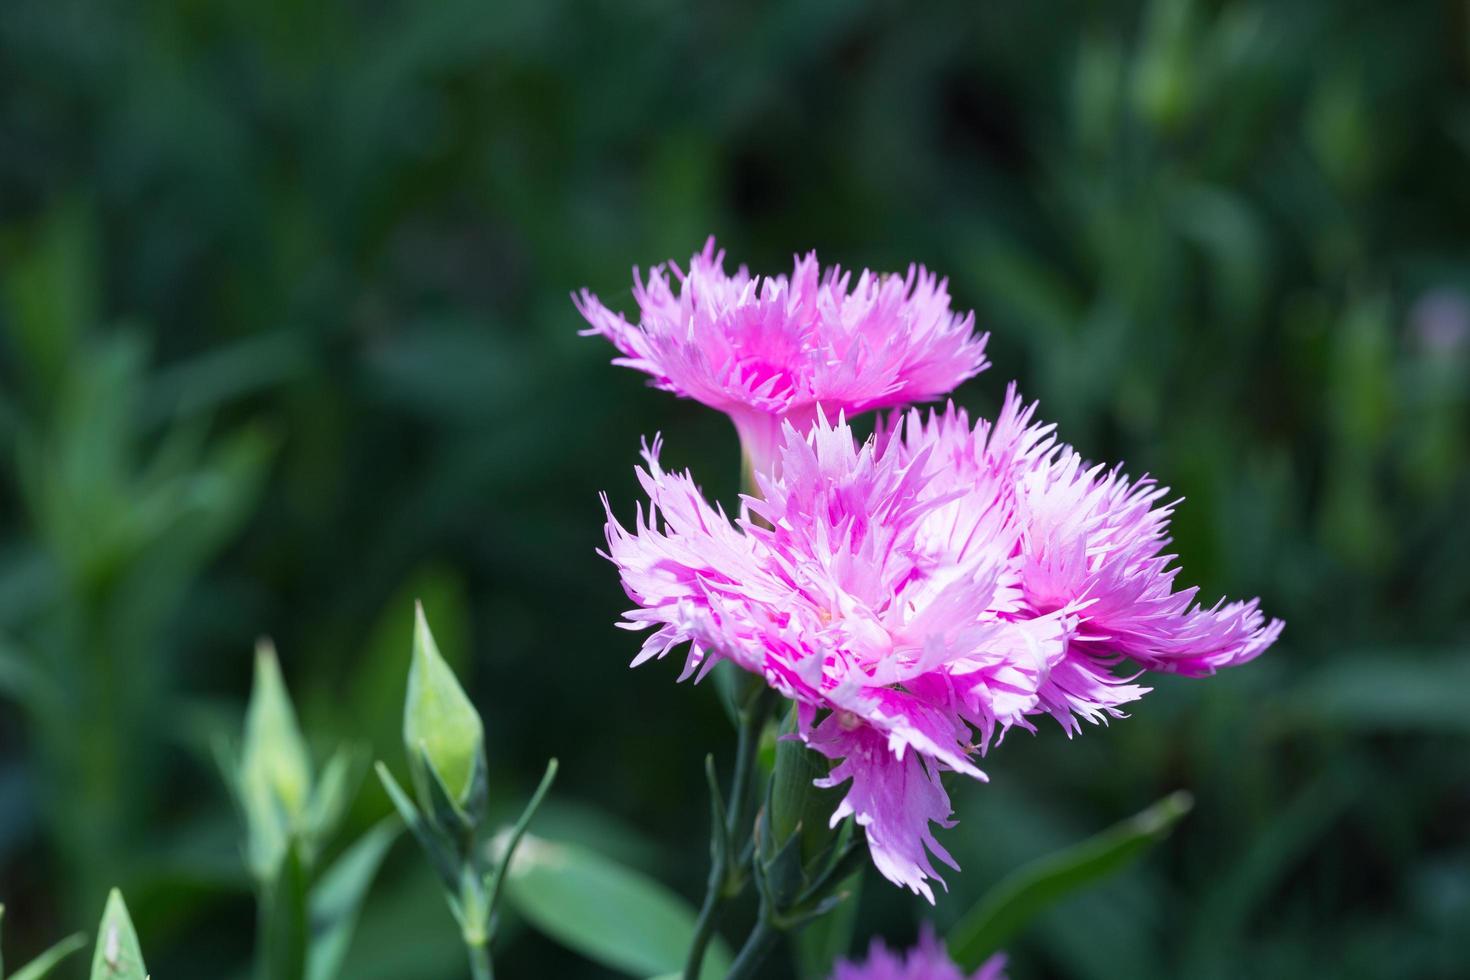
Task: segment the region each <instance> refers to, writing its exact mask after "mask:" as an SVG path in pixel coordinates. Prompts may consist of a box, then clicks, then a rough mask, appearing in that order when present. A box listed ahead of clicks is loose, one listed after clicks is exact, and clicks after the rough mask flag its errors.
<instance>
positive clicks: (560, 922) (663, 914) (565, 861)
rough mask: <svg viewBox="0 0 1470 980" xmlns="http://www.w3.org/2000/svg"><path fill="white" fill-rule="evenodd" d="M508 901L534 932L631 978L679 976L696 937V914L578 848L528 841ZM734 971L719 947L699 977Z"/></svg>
mask: <svg viewBox="0 0 1470 980" xmlns="http://www.w3.org/2000/svg"><path fill="white" fill-rule="evenodd" d="M506 897H507V898H508V899H509V900H510V902H511V904H512V905H513V906H514V907H515V908H516V910H517V911H518V912H519V913H520V914H521V915H522V916H523V917H524V918H525V919H526V920H527V921H528V922H530V923H531V925H533V926H534V927H535V928H536V929H538V930H540V931H541V932H543V933H545V934H546V935H547V936H550V937H551V938H552V939H555V940H556V941H557V942H559V943H561V944H562V945H564V946H566V947H568V948H569V949H573V950H575V951H577V952H578V953H580V954H582V955H583V956H586V957H587V958H588V959H591V960H594V961H596V962H598V963H601V964H603V965H604V966H607V967H610V968H612V969H614V970H620V971H622V972H624V973H627V974H629V975H630V976H642V977H646V976H652V975H657V974H664V973H673V972H677V971H678V970H679V969H680V967H682V965H683V962H684V957H685V955H686V954H687V952H688V950H689V943H690V941H691V940H692V939H693V937H694V922H695V914H694V910H693V909H692V908H690V907H689V905H688V904H687V903H685V902H684V901H683V899H681V898H680V897H679V896H678V895H675V894H674V893H673V892H671V891H669V890H668V889H666V888H665V887H664V886H663V885H661V884H659V883H658V882H656V881H654V880H653V879H651V878H649V877H647V876H646V875H644V874H642V873H640V872H637V871H634V870H632V869H630V868H625V867H623V866H622V865H620V864H618V863H616V862H614V861H612V860H609V859H608V858H606V857H603V856H602V855H600V854H597V853H596V852H594V851H589V850H586V849H585V848H581V847H578V846H577V845H575V844H565V843H560V842H552V841H547V840H542V839H541V838H538V837H535V836H531V835H527V836H526V837H525V839H524V840H522V842H521V846H520V849H519V850H518V851H517V852H516V857H515V859H514V860H512V861H511V862H510V871H509V875H508V878H507V881H506ZM729 966H730V954H729V950H728V949H727V948H726V947H725V946H724V944H723V943H721V942H719V941H718V940H716V942H715V943H713V944H712V945H711V947H710V951H709V955H708V957H707V958H706V959H705V968H704V971H703V973H702V974H701V977H704V978H707V980H715V978H718V977H722V976H724V975H725V973H726V971H727V970H728V969H729Z"/></svg>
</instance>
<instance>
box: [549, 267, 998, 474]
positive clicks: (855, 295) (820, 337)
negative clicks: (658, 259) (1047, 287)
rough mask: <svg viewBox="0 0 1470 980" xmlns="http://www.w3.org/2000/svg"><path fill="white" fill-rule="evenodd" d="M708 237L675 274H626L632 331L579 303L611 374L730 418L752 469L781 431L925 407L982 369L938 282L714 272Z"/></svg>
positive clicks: (772, 458)
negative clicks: (606, 353) (645, 381)
mask: <svg viewBox="0 0 1470 980" xmlns="http://www.w3.org/2000/svg"><path fill="white" fill-rule="evenodd" d="M724 263H725V253H724V252H723V251H717V250H716V248H715V241H714V239H713V238H711V239H710V240H709V241H708V243H706V245H705V247H704V251H702V252H700V253H699V254H698V255H695V256H694V257H693V258H692V259H690V261H689V269H688V271H687V272H686V271H684V270H682V269H680V268H679V267H678V266H677V265H674V264H673V263H670V264H669V265H668V266H662V265H660V266H655V267H654V268H653V269H651V270H650V271H649V273H648V279H647V281H644V280H643V279H642V277H641V276H639V274H638V272H637V270H634V277H633V298H634V300H635V302H636V303H637V306H638V314H639V320H638V323H636V324H634V323H630V322H629V321H628V320H627V319H626V318H625V317H624V316H623V315H622V314H620V313H615V312H613V311H612V310H610V309H608V308H607V307H606V306H604V305H603V304H602V303H601V302H600V301H599V300H598V299H597V297H596V296H594V295H593V294H592V293H590V292H588V291H586V290H583V291H582V292H581V293H580V294H577V295H575V296H573V302H574V303H575V304H576V306H577V309H578V311H579V312H580V313H581V314H582V316H583V317H584V318H585V319H586V320H587V322H588V324H589V325H590V326H589V327H588V329H586V330H584V331H583V333H584V334H589V335H599V336H603V337H606V338H607V339H608V340H609V341H611V342H612V344H613V346H614V347H616V348H617V349H618V351H619V352H621V354H622V355H623V356H622V357H619V358H617V359H616V360H615V361H614V362H613V363H615V364H620V365H622V366H624V367H630V368H634V369H635V370H639V371H642V372H644V373H645V374H648V375H649V376H650V377H651V378H652V379H653V380H652V384H653V385H654V386H655V387H658V388H662V389H664V390H665V391H671V392H674V393H675V394H677V395H681V396H683V397H685V398H693V399H694V400H696V401H699V402H703V403H704V404H705V405H708V406H710V407H711V408H716V409H719V410H720V411H722V412H725V413H726V414H728V415H729V416H730V418H731V419H732V420H733V421H734V423H735V427H736V429H737V430H739V433H740V439H741V443H742V445H743V446H744V448H745V452H746V453H747V455H748V456H749V457H750V459H751V460H752V463H753V465H754V466H755V468H756V469H757V470H760V471H764V470H767V469H768V468H769V467H770V466H771V465H773V464H774V463H775V462H776V459H777V455H778V451H779V448H780V445H781V442H782V436H781V431H782V426H783V424H786V423H790V424H791V425H793V426H795V427H796V429H797V430H798V432H800V433H802V434H805V433H806V432H807V431H808V430H809V429H810V428H811V426H812V424H813V423H814V422H815V420H816V416H817V411H818V409H823V410H825V411H826V412H827V414H828V416H829V417H835V416H837V415H838V414H844V413H845V414H846V415H848V416H852V415H856V414H858V413H860V412H866V411H870V410H872V409H877V408H887V407H891V406H895V405H903V404H907V403H909V402H915V401H924V400H927V399H931V398H936V397H939V396H941V395H944V394H946V393H948V392H949V391H951V390H953V389H954V388H955V387H956V386H957V385H959V384H960V383H961V382H962V381H964V380H966V379H967V378H971V377H973V376H974V375H976V374H978V373H980V372H981V371H982V370H984V369H985V367H986V366H987V363H986V360H985V341H986V339H987V338H986V336H983V335H982V336H979V337H976V336H975V335H974V333H973V329H974V315H973V314H965V315H963V316H962V315H959V314H957V313H954V312H953V311H952V310H951V309H950V300H949V292H948V288H947V283H946V281H945V280H943V279H940V278H938V277H937V276H935V275H934V274H933V273H931V272H929V271H927V270H926V269H924V268H923V267H920V266H910V267H909V270H908V272H907V274H906V275H903V276H897V275H883V274H879V273H874V272H868V271H864V272H863V273H862V274H861V275H859V276H857V278H856V279H854V278H853V276H852V274H851V273H850V272H844V271H843V270H842V269H840V268H838V267H835V266H834V267H832V268H829V269H827V270H826V271H825V272H824V271H823V270H822V269H821V267H820V266H819V265H818V263H817V257H816V254H815V253H809V254H808V255H806V256H805V257H802V258H798V259H797V260H796V265H795V268H794V269H793V270H792V273H791V275H790V277H789V278H788V277H787V276H784V275H778V276H767V277H759V276H751V275H750V273H749V272H747V271H746V269H745V268H744V267H743V266H742V267H740V268H739V269H738V270H736V272H735V273H734V275H728V274H726V272H725V270H724Z"/></svg>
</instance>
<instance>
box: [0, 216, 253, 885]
mask: <svg viewBox="0 0 1470 980" xmlns="http://www.w3.org/2000/svg"><path fill="white" fill-rule="evenodd" d="M97 237H98V229H97V227H96V223H95V212H94V211H93V210H91V209H90V208H88V207H86V206H85V205H83V204H81V203H78V202H70V203H66V204H62V205H59V206H57V207H56V208H55V209H54V210H52V211H51V212H49V213H48V214H46V215H45V216H44V218H43V219H41V220H40V221H39V223H38V224H37V226H36V227H35V229H34V230H33V231H32V232H31V233H30V234H29V236H28V237H27V238H26V240H25V245H24V247H23V248H20V247H19V246H17V245H16V243H14V242H11V243H9V244H10V245H11V246H12V247H13V248H18V249H19V251H18V253H17V257H16V259H15V261H12V262H10V263H8V264H7V266H6V267H5V268H4V270H3V272H0V298H3V301H4V314H5V315H4V316H3V319H0V322H3V326H4V329H5V331H6V335H5V337H4V340H5V343H6V346H7V347H8V348H9V349H10V351H11V352H12V353H13V354H14V355H16V359H15V360H14V361H13V362H12V363H11V371H10V383H9V384H7V386H6V389H5V392H4V394H3V395H0V420H3V423H4V424H3V426H0V433H3V439H4V442H5V444H6V447H7V450H8V451H9V452H10V453H11V454H13V458H14V460H15V465H16V472H15V478H16V489H17V491H18V493H19V499H20V502H21V503H22V504H23V506H24V507H25V509H26V512H27V515H28V517H29V524H30V528H31V534H30V536H28V537H27V538H25V539H24V540H22V541H20V542H16V543H15V544H14V545H13V546H12V547H11V548H10V549H8V550H7V552H6V554H5V556H4V560H3V563H0V583H3V585H4V591H5V592H6V594H7V595H8V596H9V600H8V601H7V602H6V603H4V608H3V610H0V694H8V695H9V696H11V697H13V698H14V699H15V700H16V701H18V702H19V703H20V704H21V705H22V707H23V708H24V712H25V718H26V722H27V729H28V731H29V733H30V735H31V737H32V739H33V744H34V749H35V759H36V766H37V768H36V771H35V775H36V782H37V786H38V789H39V790H40V793H39V797H40V800H41V801H42V813H43V814H44V820H43V821H42V826H44V827H45V828H47V832H48V833H47V836H48V839H49V842H50V843H51V844H52V845H53V846H54V848H55V850H56V853H57V854H58V856H59V857H60V858H61V860H62V863H63V865H64V867H65V869H66V873H65V875H63V876H62V877H61V878H59V879H58V882H59V883H60V884H61V885H62V886H63V888H64V889H65V890H66V893H67V898H68V900H69V902H68V904H69V907H70V908H72V909H74V910H75V909H77V908H79V907H81V906H82V905H83V904H85V903H86V902H87V901H88V900H89V896H91V895H95V894H98V893H100V892H101V890H102V887H103V885H104V883H106V882H109V881H112V880H118V879H121V880H129V879H130V878H131V876H132V875H134V874H138V873H147V871H148V869H140V868H134V867H129V866H127V864H126V863H125V861H124V860H123V858H124V856H125V855H127V854H130V853H134V852H135V848H134V847H130V846H129V843H130V842H136V840H137V835H138V832H139V831H140V829H141V827H142V822H141V818H142V816H143V814H144V812H145V810H144V808H145V804H146V801H147V800H148V799H149V798H150V796H151V793H152V790H153V789H154V788H155V787H156V786H157V785H158V783H157V780H158V779H159V777H160V775H161V774H162V769H163V763H162V752H161V748H162V744H163V741H164V738H165V736H167V735H169V734H172V733H171V732H169V731H168V730H167V729H166V727H165V726H166V725H167V724H169V723H170V718H169V715H170V713H169V712H168V711H166V710H160V708H161V706H162V705H165V704H167V703H169V699H170V698H171V697H172V696H173V694H174V687H175V676H176V671H175V669H174V662H173V657H174V656H175V655H176V654H177V653H178V650H177V647H176V646H175V645H173V644H172V643H171V642H170V637H169V632H168V631H169V627H170V625H171V624H172V623H173V621H174V619H175V617H176V616H177V615H178V614H179V612H180V610H181V608H182V606H183V604H184V602H185V600H186V598H187V596H188V595H189V590H190V589H191V588H192V587H193V586H194V583H195V580H196V579H197V578H198V577H199V575H200V573H201V570H202V569H203V568H204V567H205V566H206V565H207V564H208V563H209V562H210V561H211V559H212V558H213V557H214V556H215V555H216V554H217V553H218V552H219V550H220V549H221V548H222V547H223V546H224V544H225V543H227V542H228V541H229V540H230V538H231V536H232V535H233V533H234V531H235V529H236V528H237V527H238V526H239V525H240V523H241V521H242V520H243V519H244V518H245V516H246V515H247V514H248V513H249V512H250V508H251V506H252V504H253V502H254V500H255V498H256V495H257V492H258V490H259V488H260V485H261V481H262V478H263V476H264V474H265V467H266V463H267V461H268V459H269V456H270V448H271V442H270V440H269V439H268V438H267V437H266V436H265V435H264V433H263V432H262V431H260V430H259V429H258V428H256V427H253V426H248V425H247V426H239V427H234V428H231V429H229V430H226V431H223V432H212V431H211V426H210V425H209V424H208V420H207V418H205V417H203V416H192V417H190V416H182V415H176V414H174V412H173V406H171V405H160V404H159V403H158V402H157V401H156V399H157V398H158V396H159V395H161V394H162V390H161V389H160V387H159V386H158V383H157V382H158V379H157V376H156V375H155V374H154V373H152V372H151V371H150V370H149V367H148V362H149V342H148V340H147V334H146V331H145V330H144V329H143V327H142V326H141V325H140V324H137V323H130V322H127V321H122V322H114V323H108V322H106V317H105V315H104V312H103V309H102V305H101V300H100V295H99V294H100V288H101V286H100V280H101V277H102V270H101V268H100V267H99V265H98V261H97V250H98V244H97ZM160 410H162V414H160Z"/></svg>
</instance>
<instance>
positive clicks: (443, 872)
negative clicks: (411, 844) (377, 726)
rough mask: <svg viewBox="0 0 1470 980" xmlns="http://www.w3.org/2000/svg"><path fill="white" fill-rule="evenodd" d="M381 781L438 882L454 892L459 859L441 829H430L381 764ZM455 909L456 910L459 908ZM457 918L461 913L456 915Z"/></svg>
mask: <svg viewBox="0 0 1470 980" xmlns="http://www.w3.org/2000/svg"><path fill="white" fill-rule="evenodd" d="M375 769H376V771H377V773H378V779H379V781H380V782H382V784H383V791H384V792H385V793H387V794H388V799H389V800H390V801H392V803H393V808H394V809H395V810H397V811H398V815H399V816H400V817H402V818H403V823H404V825H405V826H407V827H408V829H409V832H410V833H412V834H413V836H414V839H415V840H417V841H418V842H419V846H420V847H421V848H423V850H424V854H425V856H427V857H428V859H429V864H430V866H432V867H433V869H434V873H435V874H437V875H438V876H439V880H440V881H441V882H443V883H444V887H445V889H446V890H448V891H450V892H452V891H454V889H456V888H457V887H458V885H459V863H460V862H459V855H458V854H456V853H455V848H454V845H453V842H452V841H450V840H448V839H447V838H446V837H445V836H444V835H443V833H442V832H440V831H439V830H438V828H436V827H434V826H431V825H430V824H429V822H428V821H427V820H425V819H424V816H423V814H422V813H420V812H419V809H418V807H417V806H415V805H414V802H413V800H412V799H410V798H409V796H408V794H407V793H405V792H404V791H403V787H402V786H399V785H398V780H396V779H394V778H393V774H392V773H391V772H389V771H388V767H387V766H385V765H383V764H382V763H381V762H379V763H378V764H377V765H376V767H375ZM451 904H452V907H454V908H456V909H457V906H455V905H453V903H451ZM455 914H456V915H458V911H456V913H455Z"/></svg>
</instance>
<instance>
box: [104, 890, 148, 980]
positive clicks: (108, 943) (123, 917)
mask: <svg viewBox="0 0 1470 980" xmlns="http://www.w3.org/2000/svg"><path fill="white" fill-rule="evenodd" d="M92 977H93V980H99V978H108V980H148V968H147V967H145V966H144V965H143V951H142V949H140V948H139V946H138V934H137V932H136V931H134V929H133V920H132V918H131V917H130V916H129V915H128V906H127V903H126V902H124V901H123V897H122V892H120V891H118V890H117V889H116V888H114V889H113V890H112V893H111V894H110V895H108V896H107V908H106V909H104V910H103V912H102V924H101V925H99V926H98V927H97V951H96V952H95V953H94V954H93V955H92Z"/></svg>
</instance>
